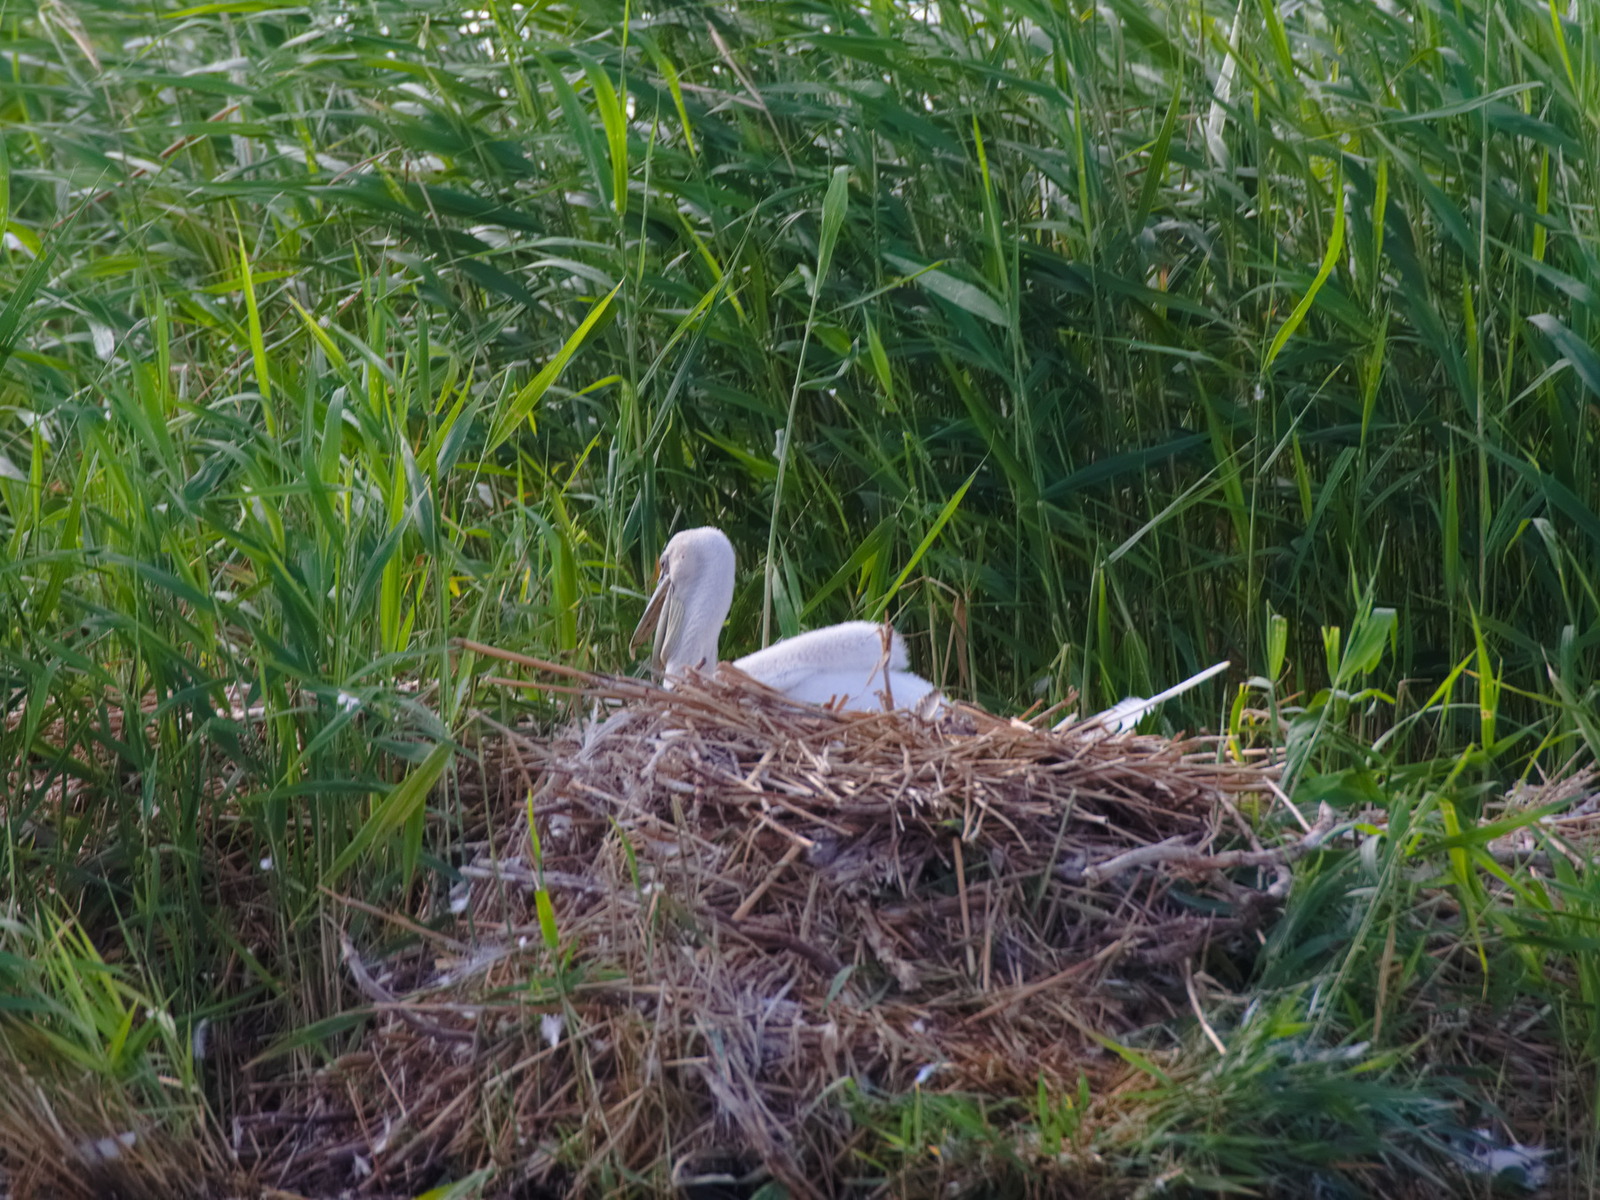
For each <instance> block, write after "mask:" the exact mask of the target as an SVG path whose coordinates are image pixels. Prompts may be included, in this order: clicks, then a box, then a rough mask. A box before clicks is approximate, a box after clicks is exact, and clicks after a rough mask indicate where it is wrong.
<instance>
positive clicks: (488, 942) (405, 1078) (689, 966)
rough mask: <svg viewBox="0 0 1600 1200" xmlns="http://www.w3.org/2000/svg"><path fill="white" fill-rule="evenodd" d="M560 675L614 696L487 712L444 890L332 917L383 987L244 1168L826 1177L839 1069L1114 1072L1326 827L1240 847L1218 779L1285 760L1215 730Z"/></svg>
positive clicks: (375, 1177)
mask: <svg viewBox="0 0 1600 1200" xmlns="http://www.w3.org/2000/svg"><path fill="white" fill-rule="evenodd" d="M576 686H577V688H578V690H580V691H582V692H583V693H584V694H586V695H587V696H588V697H589V698H590V699H591V700H592V701H593V702H594V703H595V709H596V712H597V713H598V714H602V715H601V716H600V718H599V719H587V720H583V721H580V722H578V723H576V724H574V725H572V726H571V727H569V728H568V729H566V730H565V731H564V732H562V733H561V734H559V735H558V736H556V737H555V738H553V739H549V740H546V739H541V738H538V737H535V736H532V735H530V734H527V733H523V732H518V731H514V730H510V729H505V728H500V727H493V726H491V725H490V724H488V723H485V724H484V725H483V726H482V727H481V734H482V738H481V742H480V746H479V749H480V751H481V756H482V757H481V761H482V762H483V767H484V772H485V784H486V787H485V788H484V791H483V794H484V797H485V802H486V803H487V804H489V806H490V808H491V809H492V810H494V811H495V813H496V814H497V816H495V817H493V818H491V819H490V820H489V821H488V822H487V826H488V827H489V828H497V827H498V828H499V829H500V830H501V833H500V835H499V836H498V837H488V838H485V839H484V840H483V841H481V842H479V843H477V844H476V846H475V847H473V851H472V859H471V861H470V862H465V863H463V864H461V871H462V875H463V877H464V878H465V879H466V880H468V881H469V882H470V893H466V892H463V891H461V890H459V889H458V892H457V894H456V905H455V907H456V908H457V909H463V905H464V906H465V907H464V910H463V911H460V912H459V913H458V915H457V916H456V917H455V919H454V921H452V922H450V925H451V931H450V933H448V934H446V933H441V932H436V931H433V932H430V931H429V930H427V929H425V928H424V927H423V926H422V925H421V924H417V923H413V922H410V921H405V922H403V924H404V925H405V926H406V928H407V929H409V930H410V931H411V932H412V933H414V934H417V935H420V936H417V937H415V938H413V939H412V942H411V948H410V949H409V950H407V951H405V952H403V953H399V954H394V955H391V956H389V957H388V958H386V959H384V961H382V962H381V963H379V962H374V961H369V960H368V957H369V956H368V955H364V953H363V952H362V951H360V950H358V948H357V947H356V946H355V945H354V944H352V943H351V942H349V941H348V940H346V941H345V942H344V947H345V955H346V964H347V967H348V968H349V970H350V972H351V977H352V979H353V980H354V982H355V984H356V986H357V988H358V989H359V991H360V992H361V993H363V995H364V997H365V999H366V1001H367V1002H368V1003H370V1004H371V1005H372V1007H373V1011H374V1014H375V1015H374V1020H373V1021H372V1024H371V1026H370V1028H369V1030H368V1032H367V1036H366V1037H365V1038H364V1040H363V1042H362V1044H361V1046H360V1049H359V1050H358V1051H356V1052H354V1053H350V1054H346V1055H345V1056H344V1057H342V1058H341V1059H339V1060H338V1061H337V1062H335V1063H334V1064H333V1065H332V1066H331V1067H330V1068H328V1069H327V1070H325V1071H323V1072H320V1073H319V1074H317V1075H316V1076H315V1077H307V1078H303V1079H299V1080H296V1081H293V1082H292V1083H291V1084H289V1085H288V1086H287V1088H286V1090H285V1091H284V1092H283V1093H282V1094H280V1095H278V1096H276V1097H275V1100H274V1103H275V1104H276V1105H277V1106H278V1107H279V1109H280V1111H281V1112H282V1113H283V1114H284V1116H283V1117H282V1119H281V1120H280V1121H276V1122H275V1121H274V1120H273V1119H271V1118H270V1117H268V1116H267V1115H265V1114H263V1115H261V1116H258V1117H257V1118H254V1119H253V1120H251V1121H250V1122H249V1128H250V1130H251V1135H250V1145H249V1146H248V1147H244V1146H241V1147H239V1149H241V1150H244V1151H246V1154H245V1157H246V1158H247V1159H248V1160H253V1162H254V1165H255V1169H256V1172H257V1174H258V1176H266V1177H271V1178H273V1179H276V1180H279V1181H283V1182H284V1186H288V1182H287V1181H289V1180H293V1181H294V1186H295V1187H297V1188H299V1189H302V1190H309V1191H311V1192H312V1193H314V1194H325V1193H327V1192H332V1191H336V1190H338V1189H339V1188H342V1187H349V1186H352V1185H356V1184H359V1185H360V1186H361V1188H362V1190H363V1191H364V1192H372V1193H377V1194H387V1193H390V1192H397V1191H406V1190H408V1189H410V1190H416V1189H418V1188H420V1187H422V1186H425V1185H426V1184H428V1183H429V1182H432V1181H434V1180H435V1179H436V1178H437V1177H440V1176H442V1175H443V1174H445V1173H446V1171H445V1169H446V1168H448V1174H449V1175H451V1176H452V1177H453V1176H454V1175H456V1174H457V1173H458V1172H461V1171H463V1170H466V1169H470V1168H474V1167H478V1166H485V1165H493V1166H495V1167H497V1168H499V1169H501V1170H502V1171H505V1172H507V1173H508V1174H507V1176H506V1177H508V1178H510V1179H513V1180H525V1181H527V1182H528V1183H529V1184H530V1185H535V1186H545V1187H549V1188H550V1189H551V1190H552V1191H557V1192H578V1193H584V1192H598V1191H601V1190H610V1189H612V1188H615V1187H617V1186H620V1185H622V1184H623V1183H624V1182H626V1181H632V1182H633V1183H635V1184H639V1185H643V1186H645V1187H647V1188H650V1189H655V1190H659V1189H661V1188H664V1187H666V1186H668V1185H669V1184H674V1183H675V1184H678V1185H683V1184H685V1183H688V1182H692V1181H693V1180H695V1179H700V1180H702V1181H706V1180H715V1179H724V1178H726V1177H733V1178H738V1179H743V1180H745V1181H747V1183H749V1182H753V1181H759V1180H761V1179H766V1178H775V1179H777V1180H780V1181H781V1182H782V1183H783V1184H785V1185H786V1186H787V1187H788V1188H789V1189H790V1191H791V1192H792V1193H793V1194H796V1195H826V1194H836V1193H838V1192H839V1191H841V1190H842V1189H843V1188H844V1186H845V1176H846V1174H847V1173H848V1172H849V1171H850V1169H851V1163H850V1155H851V1151H852V1149H853V1148H856V1147H855V1143H854V1142H853V1141H852V1138H853V1136H854V1133H853V1124H852V1120H851V1113H850V1111H849V1109H848V1105H847V1103H846V1097H845V1091H846V1090H853V1091H855V1092H857V1093H865V1094H868V1095H873V1094H901V1093H907V1092H910V1091H912V1090H913V1089H914V1088H916V1087H918V1086H926V1088H927V1089H928V1090H930V1091H937V1092H948V1091H961V1092H972V1093H979V1094H986V1095H992V1096H996V1097H1010V1098H1015V1097H1018V1096H1026V1095H1031V1094H1032V1093H1033V1091H1034V1089H1035V1088H1036V1087H1037V1085H1038V1082H1039V1080H1040V1079H1041V1078H1042V1079H1043V1080H1044V1081H1045V1083H1046V1085H1047V1087H1049V1088H1050V1089H1052V1090H1065V1091H1069V1092H1070V1091H1072V1090H1073V1089H1074V1088H1075V1086H1076V1081H1077V1079H1078V1078H1079V1074H1080V1072H1087V1073H1088V1075H1089V1077H1090V1078H1092V1079H1094V1080H1095V1081H1096V1082H1097V1084H1101V1083H1103V1084H1105V1085H1107V1086H1110V1085H1113V1084H1114V1083H1115V1080H1116V1077H1117V1076H1118V1075H1119V1073H1120V1072H1121V1071H1122V1070H1124V1069H1125V1068H1123V1066H1122V1064H1121V1062H1120V1060H1118V1059H1116V1058H1115V1057H1114V1056H1111V1055H1109V1054H1107V1053H1106V1051H1105V1050H1104V1049H1103V1046H1102V1041H1103V1039H1104V1037H1106V1036H1108V1035H1109V1036H1113V1037H1116V1036H1121V1035H1124V1034H1126V1033H1128V1032H1129V1031H1131V1030H1133V1029H1135V1028H1138V1027H1141V1026H1144V1025H1146V1024H1149V1023H1152V1022H1155V1021H1159V1020H1161V1019H1163V1018H1166V1017H1168V1016H1171V1015H1172V1014H1173V1012H1174V1006H1186V1005H1187V1002H1186V1000H1185V996H1186V986H1185V981H1186V978H1187V974H1188V966H1189V964H1190V963H1191V962H1192V961H1193V960H1194V959H1195V957H1196V956H1198V955H1201V954H1204V953H1206V952H1208V950H1211V949H1218V950H1221V951H1225V950H1226V948H1227V947H1228V946H1229V945H1230V944H1238V943H1239V940H1240V939H1241V938H1244V937H1246V936H1247V935H1248V934H1249V933H1250V931H1251V930H1253V929H1254V928H1255V927H1256V926H1257V925H1258V924H1259V923H1260V922H1261V921H1262V920H1263V918H1264V917H1265V916H1266V914H1267V912H1268V911H1269V910H1270V908H1271V906H1272V903H1273V898H1274V897H1273V894H1272V891H1273V885H1274V883H1279V882H1281V879H1282V878H1283V868H1284V864H1285V862H1286V861H1287V860H1288V859H1289V858H1291V857H1293V856H1294V855H1295V854H1296V853H1298V852H1299V850H1300V849H1301V848H1302V846H1303V845H1309V844H1311V843H1310V842H1307V843H1303V844H1301V843H1297V844H1296V845H1294V846H1290V847H1287V848H1284V849H1283V850H1270V849H1263V848H1261V847H1259V846H1254V847H1253V848H1251V847H1250V842H1251V838H1252V835H1251V834H1250V832H1249V830H1248V829H1247V828H1246V827H1245V826H1244V824H1243V823H1242V822H1238V823H1234V822H1233V821H1232V819H1231V818H1230V817H1229V815H1228V814H1229V813H1230V812H1234V811H1235V809H1234V799H1235V798H1237V797H1239V796H1241V795H1242V794H1250V795H1253V796H1261V797H1265V796H1267V795H1268V794H1269V781H1270V778H1271V770H1270V768H1269V767H1266V766H1264V765H1263V764H1261V763H1256V762H1252V763H1247V764H1241V763H1234V762H1227V761H1222V760H1221V759H1220V757H1219V754H1218V752H1217V746H1216V745H1215V744H1214V743H1213V742H1210V741H1198V742H1192V743H1185V744H1174V743H1171V742H1168V741H1166V740H1164V739H1160V738H1152V737H1133V736H1129V737H1119V738H1107V737H1104V736H1100V735H1098V734H1095V733H1092V732H1088V731H1083V732H1073V731H1072V730H1070V729H1069V730H1067V731H1064V732H1060V733H1054V732H1050V731H1049V730H1048V729H1045V728H1041V727H1040V726H1038V725H1030V724H1024V723H1022V722H1019V721H1014V720H1013V721H1007V720H1001V719H999V718H996V717H992V716H990V715H988V714H986V713H982V712H979V711H976V710H972V709H966V708H959V707H958V708H953V709H950V710H947V711H946V712H945V713H943V714H942V715H941V716H939V717H938V718H936V719H933V720H923V719H921V718H918V717H913V716H910V715H908V714H904V713H890V714H853V713H852V714H840V713H833V712H829V711H826V710H822V709H816V708H811V707H808V706H802V705H796V704H793V703H791V702H788V701H786V700H784V699H783V698H781V697H779V696H776V695H775V694H772V693H765V692H764V691H763V690H761V689H758V688H753V687H752V686H751V685H750V684H749V682H748V681H747V680H744V679H742V678H736V677H734V673H733V672H731V671H730V670H729V669H727V668H723V669H722V672H721V673H719V674H718V675H717V676H716V677H714V678H710V679H703V680H699V681H696V682H695V683H693V684H691V685H686V686H684V687H682V688H680V689H679V690H677V691H675V692H671V693H668V692H664V691H661V690H659V689H656V688H653V687H649V686H647V685H642V684H639V683H636V682H633V681H619V680H605V679H601V678H598V677H593V676H583V677H581V678H580V679H578V681H577V684H576ZM618 701H626V707H610V705H614V704H616V703H617V702H618ZM529 814H531V816H532V821H533V829H534V832H535V833H536V834H537V837H536V838H533V837H530V833H529V827H528V823H527V822H528V816H529ZM1230 826H1231V829H1230ZM1221 838H1226V839H1227V840H1230V841H1236V842H1239V843H1241V844H1243V845H1244V846H1245V847H1246V848H1244V849H1237V850H1229V851H1219V850H1218V848H1217V842H1218V841H1219V839H1221ZM1314 840H1315V839H1314V837H1313V838H1312V839H1311V841H1313V842H1314ZM541 909H543V916H542V917H541ZM423 919H425V920H426V919H427V917H426V914H423ZM432 924H433V925H434V927H435V930H437V928H438V926H439V922H438V920H434V921H433V922H432ZM845 1081H852V1082H851V1083H850V1084H848V1085H846V1084H845ZM1096 1090H1097V1092H1098V1091H1099V1088H1098V1087H1097V1089H1096ZM291 1113H292V1114H293V1116H292V1117H291V1116H289V1115H288V1114H291ZM1069 1157H1070V1156H1069ZM1056 1166H1057V1168H1058V1169H1059V1170H1061V1171H1065V1172H1072V1173H1079V1174H1081V1173H1082V1172H1083V1171H1084V1170H1085V1169H1086V1164H1085V1163H1081V1162H1078V1163H1074V1162H1071V1161H1068V1159H1062V1160H1060V1161H1059V1162H1058V1163H1057V1164H1056Z"/></svg>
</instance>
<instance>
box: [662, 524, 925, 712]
mask: <svg viewBox="0 0 1600 1200" xmlns="http://www.w3.org/2000/svg"><path fill="white" fill-rule="evenodd" d="M660 571H661V577H660V581H659V582H658V583H657V584H656V590H655V593H654V594H653V595H652V596H651V597H650V602H649V603H648V604H647V605H646V606H645V610H644V616H643V618H642V619H641V620H640V621H639V627H638V628H637V629H636V630H634V633H633V645H634V646H635V647H637V646H638V645H639V644H640V643H641V642H643V641H644V640H645V638H646V637H649V636H651V635H654V649H653V650H652V652H651V655H650V664H651V666H653V667H655V668H656V670H658V671H660V672H661V674H662V675H663V677H665V679H666V680H667V682H668V683H669V684H670V683H671V681H672V680H673V679H674V678H676V677H679V676H681V675H682V674H683V673H684V672H685V671H690V670H709V669H710V668H711V667H713V666H714V665H715V664H716V662H717V642H718V639H719V637H720V635H721V631H722V623H723V622H724V621H725V620H727V617H728V609H729V608H730V607H731V606H732V604H733V580H734V555H733V543H732V542H730V541H728V538H727V535H725V534H724V533H723V532H722V531H721V530H720V529H714V528H712V527H710V526H706V527H704V528H702V529H686V530H684V531H683V532H682V533H679V534H676V535H674V536H673V538H672V540H671V541H669V542H668V543H667V548H666V549H665V550H663V551H662V552H661V567H660ZM733 665H734V666H735V667H737V668H739V670H741V671H743V672H744V673H745V674H746V675H749V676H750V677H751V678H752V679H755V680H758V681H759V682H761V683H764V684H766V685H767V686H768V687H770V688H773V689H774V690H776V691H779V692H782V693H783V694H784V695H785V696H788V697H789V698H790V699H791V700H801V701H804V702H806V703H808V704H832V705H835V706H840V707H844V708H848V709H855V710H858V711H873V710H878V709H883V708H919V707H922V706H923V702H924V700H926V699H927V697H929V696H932V697H934V699H933V700H931V701H929V702H928V703H929V704H930V705H934V704H937V703H938V694H937V689H935V688H934V686H933V684H931V683H929V682H928V681H927V680H926V679H923V678H922V677H921V676H919V675H915V674H913V673H912V672H911V670H910V666H911V663H910V658H909V656H908V655H907V654H906V644H905V640H904V639H903V638H902V637H901V636H900V635H899V634H898V633H896V632H895V631H894V630H893V629H892V628H891V627H890V626H888V625H875V624H873V623H872V622H870V621H845V622H844V623H842V624H839V625H829V626H827V627H826V628H823V629H813V630H811V631H810V632H809V633H802V634H799V635H798V636H796V637H792V638H785V639H784V640H783V641H781V642H775V643H774V644H773V645H771V646H768V647H767V648H766V649H765V650H757V651H756V652H755V653H754V654H747V655H745V656H744V657H743V658H739V659H735V660H734V663H733Z"/></svg>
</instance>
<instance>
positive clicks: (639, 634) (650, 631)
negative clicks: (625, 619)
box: [628, 567, 672, 671]
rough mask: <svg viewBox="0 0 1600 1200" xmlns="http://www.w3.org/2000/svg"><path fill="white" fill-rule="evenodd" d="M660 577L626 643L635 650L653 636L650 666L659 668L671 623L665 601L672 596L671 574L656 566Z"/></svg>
mask: <svg viewBox="0 0 1600 1200" xmlns="http://www.w3.org/2000/svg"><path fill="white" fill-rule="evenodd" d="M656 573H657V575H658V576H659V577H660V578H659V579H658V581H657V582H656V590H655V591H654V592H653V593H651V595H650V602H649V603H648V604H646V605H645V606H644V616H642V617H640V618H639V625H638V628H636V629H635V630H634V631H633V639H632V640H631V641H630V642H629V643H628V649H629V650H637V649H638V648H639V647H640V646H641V645H642V644H643V643H644V640H645V639H646V638H647V637H651V636H654V638H655V645H654V646H653V647H652V648H651V651H650V666H651V667H652V668H653V669H654V670H656V671H659V670H661V663H662V661H663V657H662V652H663V651H664V650H665V649H666V646H665V643H666V640H667V638H666V635H667V633H668V626H669V625H671V624H672V622H671V621H670V620H668V619H667V611H668V609H669V605H668V603H667V601H668V600H669V599H670V598H671V596H672V576H670V575H668V574H667V573H666V572H665V571H662V570H661V569H660V568H659V567H658V568H656Z"/></svg>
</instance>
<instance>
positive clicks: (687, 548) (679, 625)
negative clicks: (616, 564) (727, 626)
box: [629, 526, 734, 675]
mask: <svg viewBox="0 0 1600 1200" xmlns="http://www.w3.org/2000/svg"><path fill="white" fill-rule="evenodd" d="M733 570H734V561H733V543H732V542H730V541H729V540H728V538H727V536H726V535H725V534H724V533H723V532H722V530H720V529H714V528H712V527H710V526H706V527H704V528H701V529H686V530H684V531H683V532H682V533H679V534H675V535H673V538H672V540H671V541H669V542H668V543H667V548H666V549H665V550H663V551H662V552H661V560H660V562H659V563H658V564H657V566H656V590H655V591H654V592H653V593H652V594H651V596H650V602H649V603H648V604H646V605H645V609H644V616H643V617H641V618H640V620H639V627H638V628H637V629H635V630H634V631H633V640H632V641H631V642H630V643H629V645H630V648H632V649H635V650H637V649H638V648H639V646H640V645H641V644H642V643H643V642H644V640H645V639H646V638H647V637H651V636H652V635H653V636H654V639H655V644H654V647H653V648H652V650H651V652H650V665H651V667H652V668H654V669H655V670H657V671H659V672H661V673H662V674H663V675H675V674H678V673H680V672H682V671H684V670H687V669H689V668H702V667H709V666H711V665H712V664H714V663H715V662H716V661H717V638H718V635H719V634H720V633H721V631H722V623H723V621H725V620H726V619H727V617H728V609H729V607H730V606H731V605H732V604H733Z"/></svg>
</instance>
